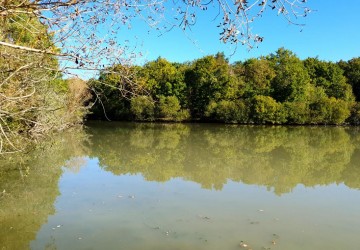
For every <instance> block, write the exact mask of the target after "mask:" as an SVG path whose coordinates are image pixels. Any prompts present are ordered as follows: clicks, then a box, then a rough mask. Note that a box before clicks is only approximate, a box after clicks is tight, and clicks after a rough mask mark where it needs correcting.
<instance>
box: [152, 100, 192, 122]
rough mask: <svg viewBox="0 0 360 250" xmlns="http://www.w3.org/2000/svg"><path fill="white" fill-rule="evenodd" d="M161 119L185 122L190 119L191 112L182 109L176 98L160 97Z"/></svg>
mask: <svg viewBox="0 0 360 250" xmlns="http://www.w3.org/2000/svg"><path fill="white" fill-rule="evenodd" d="M158 110H159V111H158V112H159V118H160V119H161V120H165V121H184V120H188V119H189V116H190V114H189V111H188V110H186V109H181V105H180V102H179V100H178V99H177V97H176V96H160V99H159V103H158Z"/></svg>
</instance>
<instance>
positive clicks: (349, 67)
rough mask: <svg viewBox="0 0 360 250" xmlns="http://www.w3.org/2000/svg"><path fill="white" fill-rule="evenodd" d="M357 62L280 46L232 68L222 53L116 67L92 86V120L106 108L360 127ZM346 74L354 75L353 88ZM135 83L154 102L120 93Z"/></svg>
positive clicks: (119, 113) (117, 113) (146, 115)
mask: <svg viewBox="0 0 360 250" xmlns="http://www.w3.org/2000/svg"><path fill="white" fill-rule="evenodd" d="M356 63H357V60H355V59H353V60H351V61H349V62H340V63H338V64H335V63H332V62H325V61H320V60H318V59H317V58H308V59H306V60H304V61H302V60H300V59H299V58H298V57H297V56H296V55H295V54H294V53H292V52H291V51H289V50H286V49H284V48H280V49H278V50H277V51H276V52H275V53H274V54H271V55H269V56H267V57H260V58H257V59H255V58H253V59H249V60H246V61H245V62H235V63H233V64H232V65H230V64H229V62H228V60H227V58H225V56H224V54H222V53H218V54H216V55H213V56H212V55H210V56H205V57H203V58H200V59H197V60H195V61H193V62H190V63H183V64H179V63H171V62H168V61H167V60H165V59H163V58H158V59H157V60H155V61H152V62H149V63H147V64H145V65H144V66H143V67H140V66H137V67H124V66H121V65H115V66H114V67H113V68H111V70H108V71H104V72H103V73H102V74H101V75H100V78H99V81H98V82H97V81H93V82H94V83H91V86H94V89H96V91H97V93H98V95H99V96H101V97H102V98H100V99H102V102H98V103H95V105H94V108H93V117H100V118H101V114H103V113H104V109H105V112H106V114H107V115H108V117H110V118H111V119H116V120H118V119H119V120H120V119H121V120H124V119H135V120H160V121H183V120H196V121H198V120H202V121H216V122H225V123H255V124H335V125H339V124H345V123H347V122H351V123H353V124H357V119H358V118H357V111H356V109H354V108H353V107H354V104H355V102H354V97H353V94H352V87H353V86H355V85H356V84H357V83H354V82H356V81H357V80H356V79H357V73H356V72H358V71H357V66H356V65H357V64H356ZM111 71H118V72H121V73H123V72H124V75H126V76H127V78H125V77H122V76H121V74H120V75H119V74H111V73H106V72H111ZM344 72H345V73H344ZM344 74H345V75H346V74H347V75H349V77H352V78H350V79H351V81H352V82H351V84H348V83H347V81H349V82H350V80H348V79H347V78H346V77H345V76H344ZM129 76H131V77H129ZM129 80H130V81H129ZM127 81H129V82H127ZM124 82H125V83H126V84H125V85H124ZM132 83H135V84H132ZM131 85H138V86H141V91H140V92H138V93H137V95H139V96H143V97H142V98H145V97H144V96H148V99H149V100H151V101H149V100H148V101H145V99H139V100H142V101H141V102H140V101H139V100H138V99H137V98H135V99H134V100H132V101H131V102H130V101H129V100H130V99H131V98H132V95H129V96H125V98H123V97H124V96H121V95H120V91H118V89H119V88H123V87H124V86H131ZM133 92H136V91H134V90H132V89H129V90H128V91H127V93H133ZM135 96H136V95H135ZM95 99H96V98H94V100H93V101H95ZM150 103H152V104H150ZM154 103H155V106H154ZM145 107H148V108H145ZM350 116H351V118H349V117H350Z"/></svg>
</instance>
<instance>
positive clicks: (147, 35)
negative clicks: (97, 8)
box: [120, 0, 360, 62]
mask: <svg viewBox="0 0 360 250" xmlns="http://www.w3.org/2000/svg"><path fill="white" fill-rule="evenodd" d="M308 6H309V7H310V8H311V9H313V10H316V11H313V12H312V13H310V15H309V16H308V17H306V18H305V19H302V20H300V21H299V22H301V23H305V24H306V26H305V27H303V28H300V27H299V26H295V25H290V24H288V22H287V21H286V20H285V19H284V18H282V17H280V16H277V13H276V12H272V11H271V9H270V8H268V9H267V12H266V14H265V15H264V16H263V17H262V18H259V19H257V20H256V21H255V22H254V24H253V25H252V27H253V32H254V33H256V34H259V35H261V36H263V37H264V41H263V43H261V44H260V45H259V47H258V48H254V49H252V50H250V51H248V50H247V48H246V46H241V45H239V46H238V48H237V50H236V53H235V54H234V55H232V56H231V58H230V61H231V62H234V61H243V60H245V59H247V58H251V57H259V56H261V55H268V54H270V53H272V52H275V51H276V50H277V49H278V48H280V47H285V48H287V49H290V50H292V51H293V52H294V53H296V54H297V55H298V56H299V57H300V58H302V59H304V58H307V57H316V56H318V57H319V58H320V59H322V60H330V61H338V60H341V59H343V60H349V59H351V58H353V57H359V56H360V31H359V30H360V28H359V27H360V14H359V13H360V0H342V1H338V0H308ZM215 15H216V13H215V12H214V11H211V10H210V11H204V12H202V15H201V16H199V17H198V22H197V25H196V26H195V27H193V28H192V30H191V31H188V32H187V33H186V34H184V33H183V32H182V31H181V30H180V29H173V30H172V31H170V32H168V33H165V34H164V35H162V36H160V37H158V33H157V32H156V30H150V32H148V31H149V27H148V26H147V25H146V24H145V23H144V22H142V21H135V22H133V23H132V28H131V29H130V30H124V29H123V30H122V31H121V32H123V36H124V37H127V38H128V40H130V41H134V40H133V39H134V37H135V36H136V37H137V39H136V42H137V44H141V46H140V47H138V50H139V51H141V52H142V54H144V58H143V59H146V60H154V59H156V58H157V57H159V56H161V57H164V58H166V59H168V60H169V61H172V62H184V61H191V60H194V59H196V58H200V57H202V56H205V55H208V54H215V53H217V52H224V53H225V54H226V55H227V56H230V55H231V54H232V52H233V49H234V47H231V46H230V45H227V44H223V43H221V42H220V41H219V35H218V34H219V32H220V30H219V29H218V28H216V25H217V24H218V21H215V22H212V21H211V20H212V19H213V18H214V16H215ZM301 29H302V30H303V31H302V32H300V30H301ZM120 36H121V35H120ZM195 43H196V45H195Z"/></svg>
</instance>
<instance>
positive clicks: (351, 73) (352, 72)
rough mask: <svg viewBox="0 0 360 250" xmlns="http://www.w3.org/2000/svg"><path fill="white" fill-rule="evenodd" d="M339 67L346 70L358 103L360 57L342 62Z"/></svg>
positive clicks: (345, 72) (359, 97) (359, 92)
mask: <svg viewBox="0 0 360 250" xmlns="http://www.w3.org/2000/svg"><path fill="white" fill-rule="evenodd" d="M338 65H339V66H340V67H341V68H342V69H343V70H344V75H345V76H346V78H347V80H348V83H349V84H350V85H351V86H352V90H353V93H354V95H355V97H356V101H357V102H359V101H360V57H357V58H353V59H351V60H349V61H347V62H344V61H340V62H339V63H338Z"/></svg>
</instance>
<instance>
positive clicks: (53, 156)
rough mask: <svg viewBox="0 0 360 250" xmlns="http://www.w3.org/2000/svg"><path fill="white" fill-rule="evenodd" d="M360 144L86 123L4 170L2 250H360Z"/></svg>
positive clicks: (258, 132)
mask: <svg viewBox="0 0 360 250" xmlns="http://www.w3.org/2000/svg"><path fill="white" fill-rule="evenodd" d="M359 142H360V134H359V133H358V129H357V128H342V127H256V126H255V127H252V126H225V125H218V124H186V125H183V124H130V123H110V124H109V123H91V124H89V127H88V128H87V129H86V133H84V132H81V131H74V132H71V131H70V132H67V133H64V134H62V135H60V136H59V137H58V138H53V139H52V140H49V141H47V142H46V143H45V144H42V145H39V146H38V147H37V148H35V149H34V150H33V151H32V152H29V153H27V154H25V155H22V156H16V157H15V156H14V157H13V159H10V160H7V161H1V162H0V164H1V168H0V192H1V191H2V192H1V193H0V249H160V250H161V249H206V250H208V249H216V250H218V249H253V250H255V249H320V250H321V249H324V250H325V249H326V250H328V249H354V250H355V249H359V246H360V238H359V233H360V213H359V211H360V190H359V188H360V164H359V160H360V143H359ZM242 241H243V242H244V243H243V244H247V245H248V247H246V248H245V247H244V246H243V245H242V244H241V242H242Z"/></svg>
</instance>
